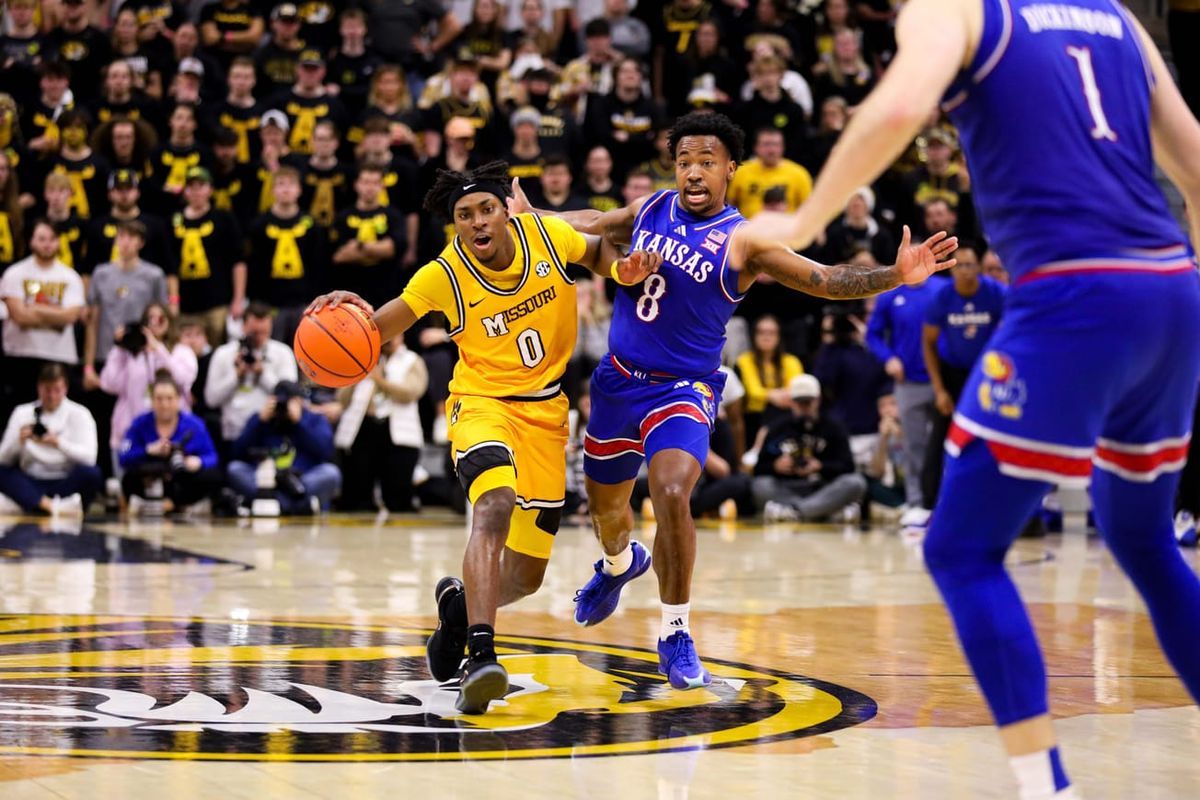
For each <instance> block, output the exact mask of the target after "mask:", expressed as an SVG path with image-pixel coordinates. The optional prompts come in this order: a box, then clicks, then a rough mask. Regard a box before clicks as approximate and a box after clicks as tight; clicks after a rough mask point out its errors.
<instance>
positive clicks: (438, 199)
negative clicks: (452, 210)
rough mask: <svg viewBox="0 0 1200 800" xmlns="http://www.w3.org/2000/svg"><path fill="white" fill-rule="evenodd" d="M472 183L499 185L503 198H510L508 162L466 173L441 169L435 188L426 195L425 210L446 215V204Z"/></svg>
mask: <svg viewBox="0 0 1200 800" xmlns="http://www.w3.org/2000/svg"><path fill="white" fill-rule="evenodd" d="M472 183H476V184H480V185H484V184H491V185H499V186H500V187H501V189H502V190H503V192H504V195H503V196H504V197H508V195H509V190H508V184H509V177H508V162H506V161H492V162H490V163H488V164H484V165H483V166H482V167H476V168H475V169H472V170H467V171H466V172H455V171H454V170H449V169H439V170H438V171H437V178H436V179H435V180H434V182H433V186H431V187H430V189H429V191H428V192H426V194H425V202H424V203H423V206H424V208H425V210H426V211H428V212H429V213H431V214H437V215H439V216H441V215H443V214H445V213H446V204H447V203H448V202H449V201H450V196H451V195H453V194H454V192H455V191H456V190H457V189H458V188H459V187H461V186H466V185H469V184H472ZM501 199H503V198H501Z"/></svg>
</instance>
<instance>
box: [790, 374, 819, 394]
mask: <svg viewBox="0 0 1200 800" xmlns="http://www.w3.org/2000/svg"><path fill="white" fill-rule="evenodd" d="M788 394H790V395H791V396H792V399H793V400H808V399H812V398H815V397H820V396H821V382H820V381H819V380H817V376H816V375H809V374H808V373H807V372H806V373H804V374H803V375H797V376H796V377H794V378H792V380H791V383H789V384H788Z"/></svg>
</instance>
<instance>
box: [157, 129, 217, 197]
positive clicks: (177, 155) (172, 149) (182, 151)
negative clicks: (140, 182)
mask: <svg viewBox="0 0 1200 800" xmlns="http://www.w3.org/2000/svg"><path fill="white" fill-rule="evenodd" d="M211 163H212V156H211V155H210V153H209V152H208V148H207V147H204V146H203V145H201V144H199V143H196V144H192V145H191V146H188V147H177V146H176V145H173V144H167V145H165V146H162V147H159V148H158V149H157V150H155V151H154V154H153V155H152V156H151V157H150V164H151V168H152V169H153V170H154V172H153V174H152V175H151V176H150V180H149V181H147V184H148V185H149V186H151V187H153V188H154V190H155V191H157V192H160V193H161V195H160V196H159V197H157V198H155V202H159V201H162V202H165V203H168V204H170V203H174V202H176V201H177V199H178V198H179V197H180V196H181V194H182V193H183V185H184V183H185V181H186V180H187V171H188V170H189V169H191V168H192V167H207V166H208V165H209V164H211ZM169 211H170V209H169V208H168V209H164V213H168V212H169Z"/></svg>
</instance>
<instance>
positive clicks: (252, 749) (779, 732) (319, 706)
mask: <svg viewBox="0 0 1200 800" xmlns="http://www.w3.org/2000/svg"><path fill="white" fill-rule="evenodd" d="M428 634H429V632H428V631H427V630H419V629H400V628H388V627H383V626H361V625H348V624H340V623H315V622H314V623H300V622H294V623H284V622H278V623H273V622H239V621H236V620H235V621H230V620H197V619H177V618H162V617H136V618H132V617H119V616H79V617H70V616H37V615H33V616H10V617H0V662H3V665H4V666H3V670H2V671H0V674H2V676H3V677H2V678H0V754H4V755H14V754H26V755H57V756H94V757H105V758H153V759H185V760H240V761H447V760H449V761H454V760H462V759H518V758H522V759H523V758H554V757H576V756H601V755H628V754H634V753H651V752H666V751H671V750H681V749H694V748H697V747H729V746H736V745H743V744H753V743H762V742H771V741H778V740H782V739H791V738H797V737H801V736H810V735H814V734H818V733H825V732H829V731H833V730H837V729H839V728H844V727H847V726H850V725H855V724H858V723H860V722H863V721H866V720H868V719H870V718H871V717H873V716H874V715H875V711H876V707H875V703H874V702H873V701H872V700H871V699H870V698H868V697H866V696H865V695H862V694H859V693H858V692H855V691H852V690H850V689H846V688H843V687H840V686H835V685H833V684H829V683H825V682H823V681H817V680H813V679H810V678H804V677H800V676H796V675H788V674H785V673H781V672H777V671H774V670H767V669H761V668H756V667H751V666H747V665H743V664H733V663H729V662H722V661H713V660H708V661H706V662H705V663H706V665H707V666H708V668H709V669H710V671H711V672H712V675H713V679H714V680H713V685H712V686H711V687H710V688H707V689H701V690H692V691H688V692H679V691H675V690H673V689H671V688H670V687H669V686H667V685H666V683H665V680H664V679H663V678H662V676H661V675H659V674H658V673H657V656H656V654H654V653H652V652H649V651H644V650H638V649H630V648H624V647H617V646H610V645H592V644H584V643H580V642H571V641H559V640H553V639H541V638H530V637H515V636H514V637H499V638H498V639H497V645H498V647H497V649H498V650H499V652H500V654H501V658H502V659H503V663H504V664H505V666H506V667H507V668H508V672H509V683H510V686H509V691H508V694H507V695H506V696H505V698H504V700H503V701H500V702H497V703H493V705H492V710H491V711H490V712H489V713H488V714H486V715H483V716H464V715H461V714H459V713H458V712H457V711H456V710H455V708H454V701H455V698H456V696H457V690H456V689H455V688H454V687H453V686H449V685H448V686H439V685H438V684H437V683H435V682H434V681H432V680H430V679H429V677H428V673H427V671H426V668H425V663H424V659H425V646H424V642H425V638H426V637H427V636H428Z"/></svg>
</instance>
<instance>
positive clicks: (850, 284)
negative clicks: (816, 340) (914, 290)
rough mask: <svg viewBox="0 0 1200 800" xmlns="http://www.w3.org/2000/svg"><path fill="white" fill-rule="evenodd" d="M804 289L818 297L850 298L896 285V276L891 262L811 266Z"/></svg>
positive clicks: (897, 276) (883, 290) (863, 295)
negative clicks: (862, 264) (875, 264)
mask: <svg viewBox="0 0 1200 800" xmlns="http://www.w3.org/2000/svg"><path fill="white" fill-rule="evenodd" d="M808 281H809V288H808V289H807V291H809V292H811V293H812V294H816V295H819V296H821V297H829V298H837V299H846V300H849V299H853V298H857V297H869V296H871V295H873V294H879V293H880V292H886V291H887V290H888V289H894V288H896V287H897V286H899V285H900V277H899V275H897V274H896V269H895V267H893V266H892V265H891V264H888V265H886V266H878V265H877V266H858V265H856V264H839V265H837V266H833V267H821V268H820V269H814V270H813V271H812V274H811V275H810V276H809V279H808Z"/></svg>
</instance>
